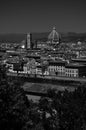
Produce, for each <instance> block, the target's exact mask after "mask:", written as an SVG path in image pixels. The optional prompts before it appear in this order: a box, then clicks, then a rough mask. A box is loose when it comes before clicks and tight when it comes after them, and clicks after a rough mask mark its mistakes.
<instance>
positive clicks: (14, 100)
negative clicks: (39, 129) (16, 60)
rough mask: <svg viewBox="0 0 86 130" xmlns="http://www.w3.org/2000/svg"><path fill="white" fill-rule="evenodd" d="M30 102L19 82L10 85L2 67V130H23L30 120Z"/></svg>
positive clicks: (0, 122) (0, 77)
mask: <svg viewBox="0 0 86 130" xmlns="http://www.w3.org/2000/svg"><path fill="white" fill-rule="evenodd" d="M28 108H29V101H28V100H27V97H26V96H25V93H24V90H23V89H22V88H21V87H20V86H19V82H18V81H12V82H10V83H9V81H8V79H7V77H6V69H5V67H4V66H0V129H3V130H8V129H9V130H11V129H13V130H16V129H21V128H22V127H23V126H24V125H25V124H26V122H27V121H28V120H29V112H28Z"/></svg>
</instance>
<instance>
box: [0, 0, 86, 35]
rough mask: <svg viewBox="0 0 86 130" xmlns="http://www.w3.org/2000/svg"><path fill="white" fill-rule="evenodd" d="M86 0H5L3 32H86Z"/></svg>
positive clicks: (0, 26)
mask: <svg viewBox="0 0 86 130" xmlns="http://www.w3.org/2000/svg"><path fill="white" fill-rule="evenodd" d="M85 5H86V2H85V1H84V0H80V1H78V0H76V1H74V0H65V1H64V0H52V1H49V0H47V1H45V0H44V1H43V0H35V1H33V0H31V1H27V0H22V1H16V0H15V1H12V0H8V1H5V0H3V1H1V3H0V33H27V32H49V31H51V30H52V28H53V26H55V27H56V30H57V31H58V32H76V33H84V32H86V7H85Z"/></svg>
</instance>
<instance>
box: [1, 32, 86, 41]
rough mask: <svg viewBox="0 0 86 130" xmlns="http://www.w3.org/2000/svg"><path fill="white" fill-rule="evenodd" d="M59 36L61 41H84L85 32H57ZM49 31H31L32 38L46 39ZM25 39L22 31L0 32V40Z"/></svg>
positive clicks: (85, 38) (85, 37) (85, 39)
mask: <svg viewBox="0 0 86 130" xmlns="http://www.w3.org/2000/svg"><path fill="white" fill-rule="evenodd" d="M59 34H60V36H61V41H63V42H70V41H78V40H81V41H86V33H74V32H69V33H59ZM48 35H49V32H43V33H32V40H33V41H34V40H44V41H46V40H47V37H48ZM23 40H26V34H23V33H21V34H20V33H18V34H17V33H14V34H0V42H12V43H13V42H18V43H20V42H21V41H23Z"/></svg>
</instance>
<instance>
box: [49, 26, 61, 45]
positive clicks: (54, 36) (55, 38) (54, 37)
mask: <svg viewBox="0 0 86 130" xmlns="http://www.w3.org/2000/svg"><path fill="white" fill-rule="evenodd" d="M59 41H60V35H59V33H58V32H57V31H56V28H55V27H53V30H52V31H51V33H50V34H49V35H48V43H50V44H59Z"/></svg>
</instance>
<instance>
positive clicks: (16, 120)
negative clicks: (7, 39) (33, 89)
mask: <svg viewBox="0 0 86 130" xmlns="http://www.w3.org/2000/svg"><path fill="white" fill-rule="evenodd" d="M17 129H18V130H48V129H49V130H86V88H85V84H84V85H80V86H79V87H78V88H77V89H75V91H73V92H69V91H67V90H65V91H63V92H61V91H58V92H57V91H56V90H54V89H53V90H50V89H49V90H48V92H47V97H41V99H40V100H39V103H33V102H32V101H29V100H28V99H27V96H26V95H25V93H24V90H23V89H22V88H21V80H19V79H17V78H15V79H14V80H13V79H8V77H7V76H6V68H5V66H0V130H17Z"/></svg>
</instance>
